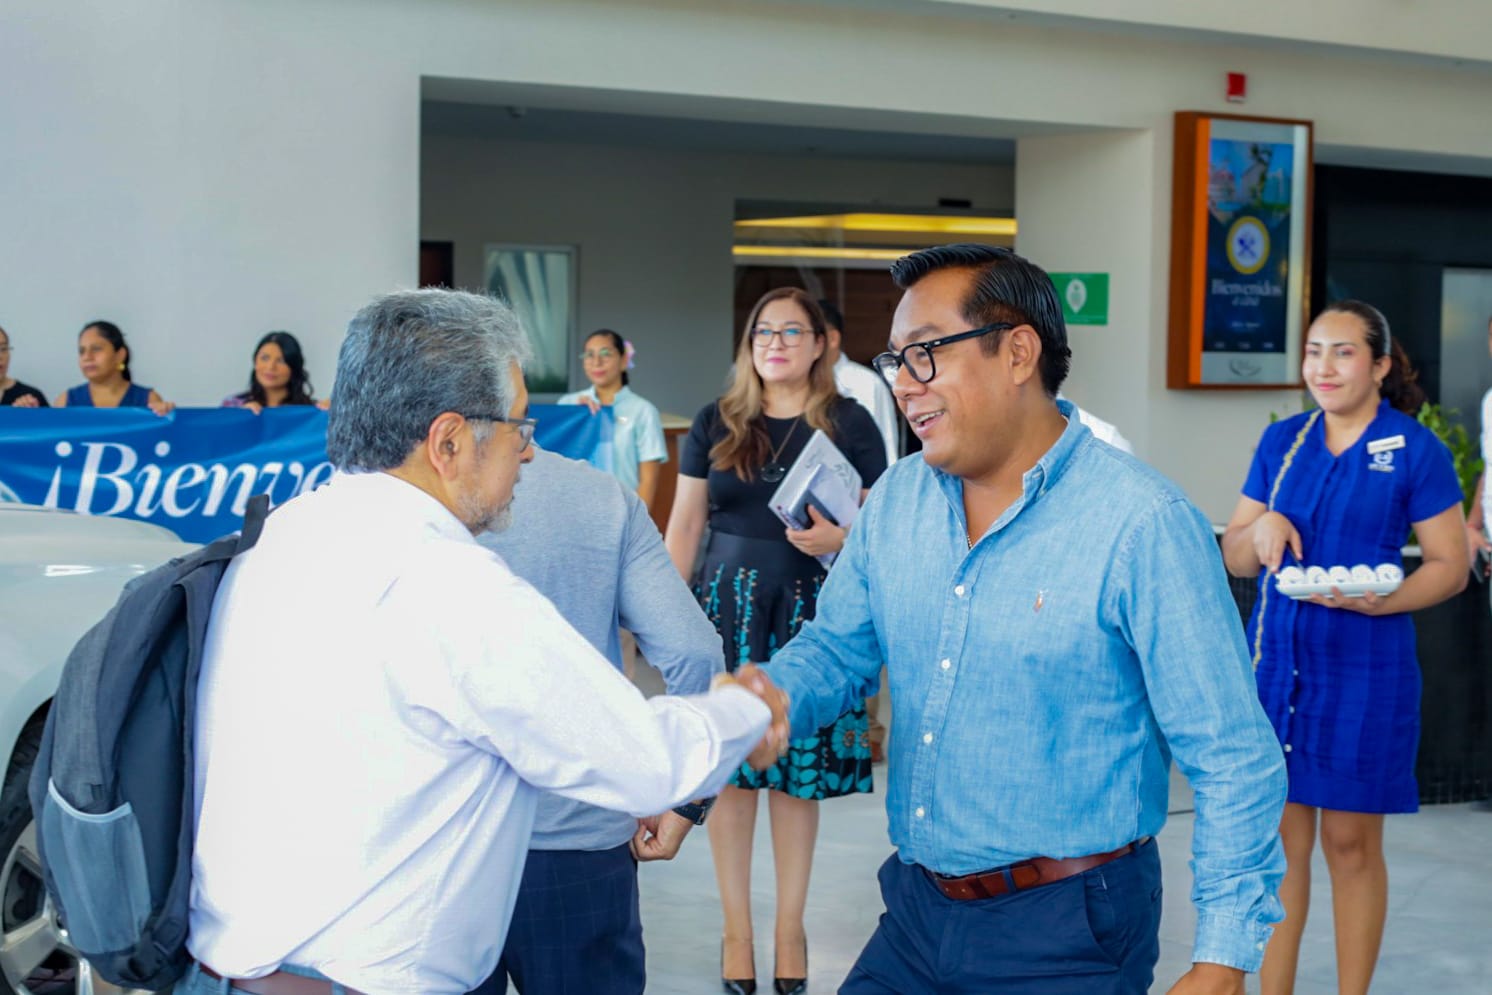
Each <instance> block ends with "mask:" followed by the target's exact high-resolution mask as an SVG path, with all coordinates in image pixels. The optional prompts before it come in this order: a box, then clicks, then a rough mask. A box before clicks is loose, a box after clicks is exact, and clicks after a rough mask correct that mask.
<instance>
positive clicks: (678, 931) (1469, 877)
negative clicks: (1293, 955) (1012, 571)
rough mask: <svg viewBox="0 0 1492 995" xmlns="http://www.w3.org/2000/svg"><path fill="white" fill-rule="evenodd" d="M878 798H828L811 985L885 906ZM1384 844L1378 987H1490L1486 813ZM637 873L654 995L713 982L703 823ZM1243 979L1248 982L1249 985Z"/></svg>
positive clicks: (1183, 804)
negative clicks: (673, 852)
mask: <svg viewBox="0 0 1492 995" xmlns="http://www.w3.org/2000/svg"><path fill="white" fill-rule="evenodd" d="M639 683H641V684H646V683H647V682H646V680H645V679H643V680H640V681H639ZM884 776H885V768H884V767H877V768H876V777H877V782H878V785H879V784H880V783H881V779H882V778H883V777H884ZM883 802H884V796H883V795H882V794H880V793H877V794H875V795H860V796H855V797H851V798H842V799H835V800H833V801H830V802H826V803H824V805H823V809H822V823H821V828H820V835H819V844H818V849H817V852H816V857H815V865H814V873H813V885H812V888H811V890H810V893H809V900H808V921H807V926H808V937H809V963H810V982H809V983H810V990H811V991H812V992H816V993H819V995H825V993H830V992H833V991H835V990H836V988H837V987H838V985H839V982H840V981H841V980H843V978H844V976H845V974H846V973H847V972H848V970H849V967H850V964H851V963H852V962H853V961H854V959H855V956H856V955H857V954H858V953H859V951H860V948H861V946H862V945H863V944H864V942H865V940H866V938H868V937H869V936H870V934H871V932H872V931H873V930H874V928H875V923H876V919H877V917H878V916H879V915H880V912H881V909H882V906H881V899H880V895H879V893H878V891H877V888H876V883H875V870H876V868H877V867H878V866H879V865H880V862H881V861H882V860H884V859H885V858H886V856H887V855H888V854H889V853H890V845H889V844H888V843H887V841H886V820H885V812H884V810H883V808H882V804H883ZM765 808H766V807H765V806H762V812H761V814H760V821H759V823H758V827H757V844H756V860H755V863H754V864H753V868H752V882H753V890H752V893H753V899H754V908H753V913H754V918H755V923H756V934H757V937H758V948H757V957H756V963H757V972H758V977H759V978H760V979H761V981H763V982H764V984H763V988H764V989H765V990H766V991H768V992H770V990H771V982H770V980H769V979H770V977H771V971H772V950H771V936H772V894H773V886H772V863H771V859H772V858H771V841H770V833H769V830H768V826H767V821H766V813H765ZM1171 808H1172V811H1173V812H1175V813H1176V814H1174V815H1173V816H1172V817H1171V819H1170V821H1169V822H1168V823H1167V825H1166V828H1165V830H1164V831H1163V832H1162V833H1161V835H1160V845H1161V856H1162V861H1163V864H1164V868H1165V880H1166V897H1165V917H1164V920H1163V922H1162V925H1161V959H1160V964H1159V966H1158V967H1157V969H1156V985H1155V990H1156V991H1157V992H1164V991H1165V990H1166V988H1167V987H1168V986H1169V985H1170V984H1171V982H1172V981H1174V980H1175V979H1176V978H1177V977H1179V976H1180V974H1181V973H1182V972H1183V971H1184V970H1185V969H1186V968H1187V967H1188V966H1189V960H1190V949H1191V939H1192V927H1193V913H1192V908H1191V903H1190V900H1189V897H1188V895H1189V892H1190V889H1191V874H1190V871H1189V870H1188V868H1187V860H1188V858H1189V856H1190V849H1191V832H1192V816H1191V814H1190V812H1189V809H1190V808H1191V796H1190V792H1189V791H1188V790H1187V788H1186V785H1185V782H1184V781H1183V780H1181V779H1180V778H1179V777H1176V778H1173V787H1172V792H1171ZM1385 849H1386V851H1387V853H1388V862H1389V913H1388V928H1387V930H1386V932H1385V936H1384V942H1383V952H1382V956H1381V958H1380V961H1379V965H1378V973H1377V976H1376V978H1375V980H1374V985H1373V992H1374V993H1375V995H1420V993H1426V995H1430V993H1433V995H1462V993H1465V995H1489V993H1492V812H1481V811H1475V810H1473V809H1472V808H1471V807H1470V806H1468V805H1442V806H1433V807H1429V808H1426V809H1424V810H1423V811H1421V812H1420V813H1419V814H1417V815H1412V816H1394V817H1390V818H1389V819H1388V822H1387V829H1386V842H1385ZM1312 879H1313V881H1314V882H1316V890H1315V893H1314V894H1313V895H1312V901H1311V915H1310V918H1309V919H1308V920H1307V925H1306V938H1305V944H1304V949H1303V951H1302V955H1301V968H1300V975H1299V982H1298V984H1297V986H1296V992H1297V993H1298V995H1332V993H1335V992H1336V968H1335V961H1334V953H1333V950H1332V933H1331V892H1330V887H1329V878H1328V877H1327V873H1326V867H1325V865H1324V863H1322V861H1321V858H1320V856H1319V854H1318V855H1317V858H1316V863H1315V866H1314V868H1313V876H1312ZM641 881H642V914H643V923H644V928H645V930H646V934H645V935H646V940H647V946H648V978H649V981H648V989H647V990H648V992H649V995H702V993H712V992H718V991H719V990H720V988H719V983H718V982H717V981H716V980H715V979H717V978H718V977H719V937H720V908H719V904H718V902H717V901H716V899H715V881H714V871H713V868H712V865H711V862H710V849H709V841H708V840H707V839H705V836H704V833H703V831H700V832H698V834H697V835H695V836H691V838H690V839H689V840H687V841H686V843H685V845H684V848H683V850H682V851H681V853H680V854H679V856H678V858H677V859H675V860H674V861H673V862H672V863H669V864H656V863H655V864H649V865H646V866H644V867H643V868H642V870H641ZM1249 990H1250V991H1251V992H1252V991H1257V985H1254V984H1251V985H1250V988H1249Z"/></svg>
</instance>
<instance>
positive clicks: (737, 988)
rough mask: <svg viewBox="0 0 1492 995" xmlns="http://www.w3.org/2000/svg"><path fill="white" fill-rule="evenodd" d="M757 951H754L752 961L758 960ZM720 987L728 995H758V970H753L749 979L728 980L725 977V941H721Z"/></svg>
mask: <svg viewBox="0 0 1492 995" xmlns="http://www.w3.org/2000/svg"><path fill="white" fill-rule="evenodd" d="M755 953H756V952H755V950H754V949H753V951H752V960H755V959H756V956H755ZM720 987H721V988H723V989H725V991H726V992H727V993H728V995H756V968H754V967H753V968H752V976H751V977H749V978H727V977H725V940H723V939H722V940H721V941H720Z"/></svg>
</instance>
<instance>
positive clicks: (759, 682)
mask: <svg viewBox="0 0 1492 995" xmlns="http://www.w3.org/2000/svg"><path fill="white" fill-rule="evenodd" d="M727 684H734V685H736V686H738V687H741V688H744V689H745V690H747V691H750V692H751V693H752V694H754V695H756V696H757V697H758V698H760V699H761V701H762V704H764V705H766V706H767V707H768V708H769V709H771V710H772V722H771V724H770V725H768V726H767V734H766V735H765V736H763V737H762V741H761V742H760V743H758V744H757V745H756V749H754V750H752V751H751V753H750V754H748V755H747V757H746V763H747V765H748V766H749V767H750V768H751V769H752V770H766V769H767V768H768V767H770V766H772V765H773V764H775V763H776V762H777V761H778V759H780V758H781V757H782V755H783V754H784V753H786V752H787V741H788V729H789V726H790V721H789V716H788V704H789V703H788V699H787V692H785V691H783V690H782V689H781V688H779V687H778V686H777V685H776V684H773V683H772V678H770V677H768V676H767V672H766V671H765V670H763V669H762V668H760V667H758V666H757V665H756V664H754V663H748V664H745V665H743V666H741V667H739V668H738V669H737V670H736V672H735V673H733V674H721V675H719V676H718V677H716V678H715V681H714V683H713V684H712V685H711V687H712V688H718V687H724V686H725V685H727Z"/></svg>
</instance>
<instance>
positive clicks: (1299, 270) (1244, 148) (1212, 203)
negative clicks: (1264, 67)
mask: <svg viewBox="0 0 1492 995" xmlns="http://www.w3.org/2000/svg"><path fill="white" fill-rule="evenodd" d="M1311 143H1312V130H1311V123H1310V122H1309V121H1293V120H1285V119H1280V118H1256V117H1241V116H1238V115H1233V114H1208V113H1202V112H1198V111H1179V112H1177V114H1176V145H1175V169H1174V172H1173V174H1172V178H1171V182H1172V203H1171V295H1170V297H1171V310H1170V329H1169V340H1170V341H1169V354H1168V357H1167V364H1166V386H1167V387H1170V388H1173V389H1178V388H1179V389H1186V388H1209V387H1210V388H1223V389H1228V388H1232V389H1249V388H1254V389H1260V388H1268V389H1278V388H1281V387H1297V386H1299V385H1300V349H1301V339H1302V333H1303V331H1304V329H1305V326H1306V320H1307V317H1308V309H1309V307H1310V300H1309V298H1310V286H1311V274H1310V265H1311V189H1312V185H1311V171H1312V170H1311V166H1312V144H1311Z"/></svg>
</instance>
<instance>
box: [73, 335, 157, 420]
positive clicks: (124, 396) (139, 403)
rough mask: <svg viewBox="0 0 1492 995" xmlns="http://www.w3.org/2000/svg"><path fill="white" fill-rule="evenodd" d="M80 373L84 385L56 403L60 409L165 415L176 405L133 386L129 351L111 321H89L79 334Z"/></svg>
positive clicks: (155, 394)
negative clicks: (134, 410)
mask: <svg viewBox="0 0 1492 995" xmlns="http://www.w3.org/2000/svg"><path fill="white" fill-rule="evenodd" d="M78 369H79V370H81V371H82V372H83V377H84V381H85V382H84V383H80V384H78V385H77V386H76V387H69V388H68V389H67V391H66V392H65V393H63V394H59V395H58V396H57V400H56V401H55V402H54V403H55V404H56V405H57V407H59V408H149V409H150V410H151V411H154V412H155V413H156V414H158V415H164V414H167V413H168V412H170V411H171V409H172V408H174V407H176V405H174V404H171V403H170V402H168V401H163V400H161V395H159V394H157V393H156V392H155V391H153V390H151V389H150V388H149V387H142V386H140V385H139V384H137V383H135V382H134V376H133V375H132V374H131V373H130V348H129V346H128V345H126V344H125V342H124V333H123V332H121V331H120V330H119V326H118V325H116V324H114V323H113V322H112V321H90V322H89V323H88V324H86V325H84V326H83V330H82V331H81V332H79V333H78Z"/></svg>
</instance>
